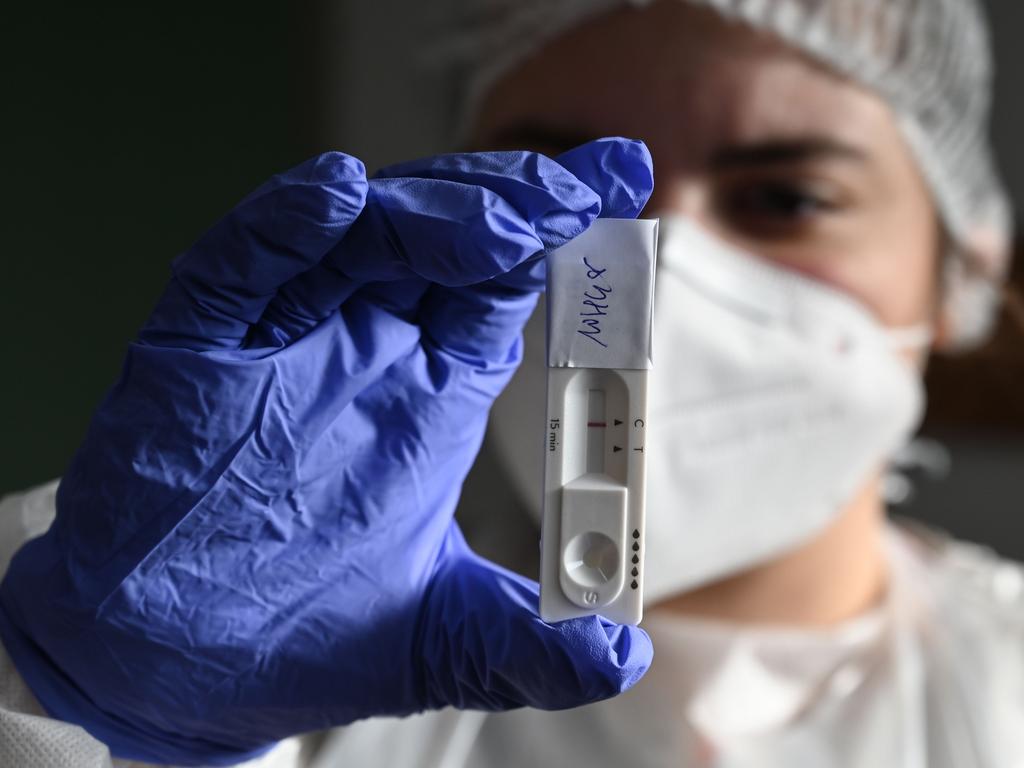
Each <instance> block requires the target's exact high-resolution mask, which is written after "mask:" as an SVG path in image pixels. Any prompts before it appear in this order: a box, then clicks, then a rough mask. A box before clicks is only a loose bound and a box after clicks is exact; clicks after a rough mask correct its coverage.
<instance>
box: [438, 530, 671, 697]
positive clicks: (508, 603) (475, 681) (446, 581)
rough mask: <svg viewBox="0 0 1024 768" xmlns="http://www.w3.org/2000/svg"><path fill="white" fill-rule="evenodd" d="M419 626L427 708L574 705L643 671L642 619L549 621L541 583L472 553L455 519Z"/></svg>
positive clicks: (621, 687) (646, 652) (649, 653)
mask: <svg viewBox="0 0 1024 768" xmlns="http://www.w3.org/2000/svg"><path fill="white" fill-rule="evenodd" d="M445 548H446V550H448V551H452V550H455V551H458V552H459V554H458V555H456V556H455V557H449V558H445V561H444V565H443V566H442V567H441V568H440V569H439V570H438V572H437V574H436V575H435V580H434V583H433V584H432V587H431V591H430V596H429V599H428V605H427V606H426V616H425V618H424V622H423V624H422V625H421V637H420V643H421V650H422V658H423V659H424V660H425V662H426V668H425V672H424V680H423V686H424V694H425V699H426V706H428V707H430V708H437V707H442V706H446V705H451V706H455V707H458V708H460V709H483V710H505V709H512V708H515V707H520V706H529V707H535V708H537V709H568V708H570V707H577V706H581V705H583V704H589V703H592V702H595V701H601V700H602V699H607V698H610V697H612V696H615V695H617V694H619V693H622V692H623V691H626V690H627V689H629V688H630V687H632V686H633V685H634V684H635V683H636V682H637V681H638V680H639V679H640V678H641V677H642V676H643V674H644V673H645V672H646V671H647V668H648V667H649V666H650V664H651V659H652V658H653V655H654V649H653V646H652V645H651V640H650V638H649V637H648V636H647V633H646V632H644V631H643V630H642V629H640V628H638V627H632V626H626V625H619V624H615V623H613V622H611V621H608V620H607V619H604V618H601V617H599V616H589V617H585V618H580V619H570V620H568V621H561V622H558V623H556V624H548V623H546V622H544V621H542V620H541V618H540V616H539V615H538V596H539V590H538V585H537V584H536V582H533V581H531V580H529V579H526V578H523V577H521V576H518V575H517V574H514V573H512V572H510V571H507V570H505V569H504V568H501V567H500V566H497V565H495V564H494V563H491V562H488V561H487V560H484V559H483V558H481V557H478V556H477V555H475V554H473V553H472V552H471V551H470V550H469V548H468V547H467V546H466V545H465V542H464V541H463V540H462V536H461V533H460V532H459V531H458V529H457V528H456V527H455V526H454V524H453V526H452V532H451V534H450V536H449V541H448V542H446V545H445Z"/></svg>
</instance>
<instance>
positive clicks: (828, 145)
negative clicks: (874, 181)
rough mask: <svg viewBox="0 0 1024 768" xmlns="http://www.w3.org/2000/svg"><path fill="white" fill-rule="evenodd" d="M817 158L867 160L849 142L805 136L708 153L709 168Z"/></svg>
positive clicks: (767, 164) (788, 162)
mask: <svg viewBox="0 0 1024 768" xmlns="http://www.w3.org/2000/svg"><path fill="white" fill-rule="evenodd" d="M820 159H840V160H850V161H853V162H860V163H863V162H867V159H868V157H867V154H866V153H865V152H864V151H863V150H861V149H858V148H857V147H855V146H853V145H852V144H844V143H843V142H840V141H835V140H834V139H826V138H807V139H796V140H787V141H765V142H759V143H756V144H741V145H736V146H732V147H724V148H723V149H720V150H718V151H716V152H715V153H714V154H713V155H712V156H711V168H712V169H713V170H728V169H732V168H748V167H750V166H772V165H787V164H792V163H799V162H806V161H808V160H820Z"/></svg>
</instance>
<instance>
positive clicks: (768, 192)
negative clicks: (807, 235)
mask: <svg viewBox="0 0 1024 768" xmlns="http://www.w3.org/2000/svg"><path fill="white" fill-rule="evenodd" d="M840 207H841V206H840V202H839V196H838V195H837V194H836V193H835V192H834V191H832V190H829V189H828V188H827V187H826V186H825V185H824V184H820V183H812V182H803V181H791V180H758V181H753V180H746V181H735V182H733V183H730V184H726V185H725V186H724V188H721V189H720V190H719V191H718V193H717V194H716V201H715V208H716V210H717V214H718V216H719V217H720V218H721V219H722V220H723V222H724V223H725V224H728V225H729V226H730V227H731V228H734V229H736V230H739V231H745V232H748V233H751V234H759V235H763V234H777V235H782V234H787V233H791V232H793V231H795V230H798V229H804V228H807V227H810V226H813V225H815V224H816V223H818V222H819V221H821V220H822V219H824V218H825V217H826V216H828V215H829V214H831V213H834V212H836V211H837V210H839V208H840Z"/></svg>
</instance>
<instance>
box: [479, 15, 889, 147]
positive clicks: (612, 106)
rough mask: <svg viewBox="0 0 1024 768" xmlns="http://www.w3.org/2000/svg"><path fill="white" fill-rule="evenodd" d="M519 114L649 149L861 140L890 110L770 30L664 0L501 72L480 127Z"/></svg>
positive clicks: (599, 21) (885, 121)
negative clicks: (635, 141) (640, 142)
mask: <svg viewBox="0 0 1024 768" xmlns="http://www.w3.org/2000/svg"><path fill="white" fill-rule="evenodd" d="M517 121H518V122H529V121H533V122H543V123H544V124H546V125H550V126H551V127H555V128H557V129H559V130H563V131H566V132H573V133H580V134H589V135H608V134H612V133H619V134H622V135H627V136H634V137H639V138H644V139H645V140H647V141H648V142H649V143H650V144H652V145H654V146H652V149H653V148H655V147H657V146H659V145H666V144H669V143H671V142H677V146H676V151H679V152H684V151H685V150H686V148H688V150H689V151H688V152H687V153H688V154H693V153H699V151H700V149H702V148H707V147H710V146H711V145H716V144H720V143H722V142H730V143H732V142H748V141H759V140H764V139H773V140H774V139H786V138H801V137H806V136H809V135H811V136H826V137H831V138H835V139H840V140H843V141H845V142H847V143H851V144H854V145H857V144H863V143H865V142H866V141H868V140H869V139H870V137H871V136H872V135H876V134H877V133H878V131H879V130H884V129H887V128H888V127H889V123H891V116H890V114H889V111H888V108H887V107H886V106H885V104H884V103H883V102H882V101H881V99H879V98H877V97H876V96H875V95H874V94H872V93H870V92H868V91H866V90H864V89H863V88H861V87H860V86H858V85H856V84H854V83H853V82H851V81H849V80H847V79H845V78H843V77H841V76H840V75H838V74H836V73H834V72H832V71H830V70H828V69H827V68H825V67H824V66H823V65H820V64H818V63H817V62H814V61H813V60H811V59H810V58H808V57H807V56H805V55H803V54H802V53H800V52H799V51H797V50H795V49H793V48H791V47H789V46H787V45H785V44H784V43H782V42H780V41H778V40H776V39H775V38H773V37H771V36H770V35H767V34H764V33H759V32H756V31H754V30H752V29H750V28H748V27H746V26H744V25H742V24H740V23H736V22H731V21H726V20H724V19H723V18H721V17H720V16H719V15H718V14H717V13H715V12H714V11H711V10H709V9H705V8H700V7H696V6H692V5H688V4H687V3H684V2H679V0H663V1H662V2H656V3H654V4H652V5H650V6H647V7H645V8H643V9H636V8H623V9H619V10H616V11H613V12H611V13H609V14H606V15H604V16H601V17H598V18H596V19H594V20H591V21H589V22H586V23H584V24H582V25H580V26H579V27H577V28H576V29H573V30H570V31H569V32H567V33H564V34H562V35H561V36H559V37H558V38H556V39H555V40H554V41H552V42H551V43H549V44H547V45H545V46H544V47H543V48H542V49H541V50H540V51H538V52H537V53H536V54H535V55H534V56H532V57H531V58H530V59H528V60H527V61H525V62H524V63H523V64H522V65H520V66H519V67H518V68H516V69H515V70H514V71H513V72H510V73H509V74H508V75H507V76H506V77H505V78H504V79H503V80H502V81H500V82H499V83H497V84H496V86H495V88H494V89H493V90H492V91H491V94H490V97H489V98H488V99H486V100H485V102H484V107H483V110H482V112H481V115H480V119H479V121H478V125H479V126H480V127H481V129H482V132H483V133H484V134H485V135H486V134H487V133H488V132H490V133H493V132H494V130H495V128H500V127H508V126H509V125H510V124H514V123H516V122H517ZM684 144H685V147H684V146H683V145H684ZM665 149H666V147H664V146H662V150H663V152H662V154H664V150H665Z"/></svg>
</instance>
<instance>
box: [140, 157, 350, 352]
mask: <svg viewBox="0 0 1024 768" xmlns="http://www.w3.org/2000/svg"><path fill="white" fill-rule="evenodd" d="M366 190H367V181H366V171H365V168H364V167H363V164H362V163H361V162H360V161H359V160H357V159H356V158H354V157H350V156H348V155H344V154H342V153H339V152H331V153H327V154H324V155H320V156H318V157H316V158H313V159H312V160H309V161H307V162H305V163H303V164H301V165H299V166H297V167H296V168H293V169H292V170H290V171H287V172H285V173H283V174H280V175H278V176H275V177H274V178H273V179H271V180H270V181H269V182H267V183H266V184H264V185H263V186H262V187H260V188H259V189H257V190H256V191H255V192H253V193H252V194H250V195H249V196H248V197H246V198H245V199H244V200H243V201H242V202H241V203H240V204H239V205H238V206H237V207H236V208H235V209H234V210H233V211H231V213H229V214H228V215H227V216H225V217H224V218H223V219H222V220H221V221H219V222H218V223H217V224H215V225H214V226H213V227H212V228H211V229H210V230H209V231H207V232H206V233H205V234H204V235H203V236H202V237H201V238H200V239H199V240H198V241H197V242H196V243H195V245H193V246H192V247H191V248H189V249H188V250H187V251H186V252H185V253H183V254H182V255H181V256H179V257H178V258H177V259H176V260H175V262H174V265H173V267H172V272H173V276H172V279H171V281H170V283H169V284H168V286H167V288H166V289H165V291H164V294H163V296H162V297H161V298H160V301H159V302H158V304H157V307H156V308H155V309H154V311H153V313H152V314H151V316H150V318H149V320H148V321H147V323H146V325H145V326H144V327H143V329H142V331H141V332H140V334H139V340H140V341H141V342H142V343H148V344H154V345H164V346H179V347H185V348H189V349H197V350H209V349H235V348H238V347H239V346H241V345H242V343H243V341H244V339H245V337H246V334H247V333H248V332H249V329H250V327H251V326H252V325H253V324H254V323H256V322H257V321H258V320H259V318H260V316H261V315H262V313H263V311H264V309H265V307H266V306H267V304H268V303H269V302H270V301H271V300H272V299H273V297H274V296H275V295H276V292H277V290H278V288H280V287H281V286H282V285H284V284H285V283H287V282H288V281H289V280H291V279H292V278H293V277H295V276H296V275H298V274H300V273H302V272H305V271H306V270H308V269H309V268H310V267H312V266H314V265H315V264H317V263H318V262H319V261H320V259H321V258H323V256H324V254H325V253H327V252H328V251H329V250H330V249H331V248H332V247H333V246H334V245H335V244H336V243H337V242H338V241H339V240H341V239H342V238H343V237H344V236H345V234H346V232H347V231H348V229H349V227H350V226H351V225H352V222H353V221H355V219H356V217H357V216H358V215H359V213H360V212H361V211H362V209H363V205H364V203H365V200H366Z"/></svg>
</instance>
